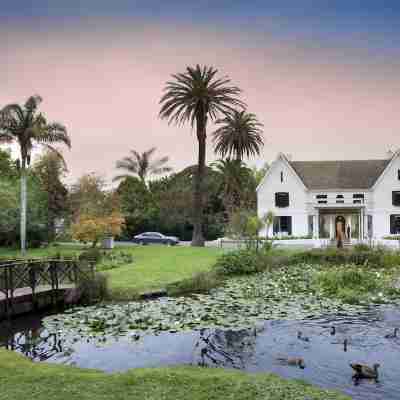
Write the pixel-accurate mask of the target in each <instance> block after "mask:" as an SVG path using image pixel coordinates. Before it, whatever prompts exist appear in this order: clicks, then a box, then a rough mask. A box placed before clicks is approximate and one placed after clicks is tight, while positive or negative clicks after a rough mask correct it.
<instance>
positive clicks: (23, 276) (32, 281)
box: [0, 259, 94, 315]
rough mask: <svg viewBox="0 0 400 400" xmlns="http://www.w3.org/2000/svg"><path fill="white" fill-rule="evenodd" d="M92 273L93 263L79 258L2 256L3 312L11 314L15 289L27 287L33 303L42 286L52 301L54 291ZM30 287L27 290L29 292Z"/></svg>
mask: <svg viewBox="0 0 400 400" xmlns="http://www.w3.org/2000/svg"><path fill="white" fill-rule="evenodd" d="M93 275H94V263H93V262H84V261H82V260H78V259H54V260H52V259H44V260H16V261H15V260H14V261H9V260H2V261H0V304H1V303H4V308H5V310H4V311H5V313H6V314H7V315H10V314H12V309H13V304H14V301H15V298H16V292H17V291H18V289H26V290H27V293H26V294H28V295H31V296H32V303H33V304H34V306H35V304H36V295H37V292H38V291H39V289H40V288H41V287H44V288H47V290H48V291H51V296H52V301H53V303H55V302H56V301H57V292H58V291H59V290H60V289H62V288H63V287H65V285H71V286H75V287H77V286H78V285H79V283H80V282H81V281H82V280H84V279H90V278H91V277H93ZM29 289H30V293H29Z"/></svg>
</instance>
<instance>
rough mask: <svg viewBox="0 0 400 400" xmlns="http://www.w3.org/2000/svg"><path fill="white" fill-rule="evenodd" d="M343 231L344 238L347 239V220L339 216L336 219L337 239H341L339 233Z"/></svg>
mask: <svg viewBox="0 0 400 400" xmlns="http://www.w3.org/2000/svg"><path fill="white" fill-rule="evenodd" d="M340 231H342V238H345V237H346V220H345V219H344V217H343V215H338V216H337V217H336V218H335V232H336V233H335V237H336V239H338V238H339V232H340Z"/></svg>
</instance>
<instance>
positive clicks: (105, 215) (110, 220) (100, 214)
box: [70, 174, 125, 247]
mask: <svg viewBox="0 0 400 400" xmlns="http://www.w3.org/2000/svg"><path fill="white" fill-rule="evenodd" d="M70 204H71V208H72V210H73V223H72V229H71V230H72V237H73V238H74V239H76V240H81V241H84V242H88V241H90V242H92V246H93V247H95V246H96V245H97V243H98V241H99V240H101V239H102V238H104V237H106V236H110V235H111V236H118V235H120V234H121V231H122V228H123V225H124V223H125V219H124V217H123V215H122V212H121V203H120V198H119V196H118V193H117V192H116V191H107V190H106V187H105V182H104V179H103V178H102V177H100V176H98V175H96V174H86V175H83V176H82V177H81V178H79V180H78V182H77V183H76V184H75V185H73V186H72V187H71V190H70Z"/></svg>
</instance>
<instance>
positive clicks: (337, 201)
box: [336, 199, 344, 204]
mask: <svg viewBox="0 0 400 400" xmlns="http://www.w3.org/2000/svg"><path fill="white" fill-rule="evenodd" d="M336 203H338V204H343V203H344V200H343V199H336Z"/></svg>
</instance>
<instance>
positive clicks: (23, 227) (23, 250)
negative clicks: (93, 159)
mask: <svg viewBox="0 0 400 400" xmlns="http://www.w3.org/2000/svg"><path fill="white" fill-rule="evenodd" d="M20 224H21V226H20V236H21V254H22V255H23V256H25V254H26V160H25V157H22V165H21V221H20Z"/></svg>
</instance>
